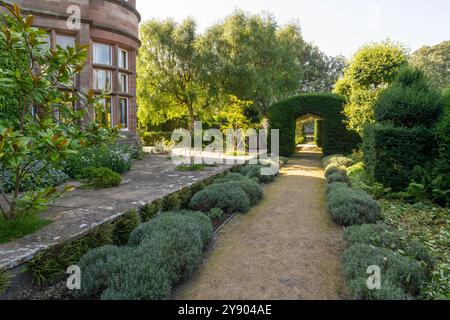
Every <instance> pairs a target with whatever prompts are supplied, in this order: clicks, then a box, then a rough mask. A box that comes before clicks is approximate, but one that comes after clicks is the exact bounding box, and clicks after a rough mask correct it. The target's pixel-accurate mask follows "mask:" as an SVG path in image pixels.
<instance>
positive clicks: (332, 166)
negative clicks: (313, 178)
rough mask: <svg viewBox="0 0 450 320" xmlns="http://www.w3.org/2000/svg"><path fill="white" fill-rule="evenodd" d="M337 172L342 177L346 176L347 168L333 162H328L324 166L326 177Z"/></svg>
mask: <svg viewBox="0 0 450 320" xmlns="http://www.w3.org/2000/svg"><path fill="white" fill-rule="evenodd" d="M335 173H338V174H340V175H342V176H344V177H347V169H346V168H345V167H343V166H337V165H335V164H329V165H328V166H327V167H326V168H325V178H328V177H329V176H331V175H333V174H335Z"/></svg>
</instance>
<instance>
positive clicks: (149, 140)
mask: <svg viewBox="0 0 450 320" xmlns="http://www.w3.org/2000/svg"><path fill="white" fill-rule="evenodd" d="M140 137H141V139H142V143H143V144H144V145H145V146H154V145H155V144H156V143H157V142H159V141H161V140H162V139H166V140H170V139H171V138H172V131H170V132H143V133H141V134H140Z"/></svg>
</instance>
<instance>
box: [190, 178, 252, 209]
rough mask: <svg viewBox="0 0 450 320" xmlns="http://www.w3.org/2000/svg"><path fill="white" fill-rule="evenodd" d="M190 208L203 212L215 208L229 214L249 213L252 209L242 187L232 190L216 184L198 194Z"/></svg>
mask: <svg viewBox="0 0 450 320" xmlns="http://www.w3.org/2000/svg"><path fill="white" fill-rule="evenodd" d="M190 207H191V208H192V209H194V210H199V211H202V212H208V211H210V210H211V209H213V208H220V209H222V210H224V211H226V212H228V213H233V212H247V211H248V210H249V209H250V200H249V198H248V196H247V194H246V193H245V191H244V190H243V189H242V188H240V187H237V188H234V189H231V188H223V186H222V185H221V184H214V185H210V186H208V187H206V188H205V189H203V190H202V191H200V192H198V193H196V194H195V195H194V196H193V197H192V199H191V203H190Z"/></svg>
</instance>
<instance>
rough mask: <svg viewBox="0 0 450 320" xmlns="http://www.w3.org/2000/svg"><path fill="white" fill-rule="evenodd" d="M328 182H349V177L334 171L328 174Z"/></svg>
mask: <svg viewBox="0 0 450 320" xmlns="http://www.w3.org/2000/svg"><path fill="white" fill-rule="evenodd" d="M327 182H328V183H335V182H343V183H346V182H347V177H345V176H344V175H343V174H342V173H337V172H336V173H333V174H331V175H329V176H328V178H327Z"/></svg>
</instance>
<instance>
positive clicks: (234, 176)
mask: <svg viewBox="0 0 450 320" xmlns="http://www.w3.org/2000/svg"><path fill="white" fill-rule="evenodd" d="M247 178H248V177H247V176H244V175H243V174H240V173H237V172H230V173H228V174H227V175H226V176H224V177H222V178H217V179H215V180H214V183H226V182H230V181H242V180H245V179H247Z"/></svg>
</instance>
